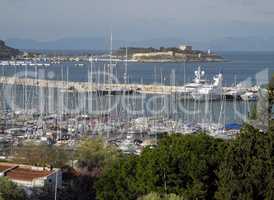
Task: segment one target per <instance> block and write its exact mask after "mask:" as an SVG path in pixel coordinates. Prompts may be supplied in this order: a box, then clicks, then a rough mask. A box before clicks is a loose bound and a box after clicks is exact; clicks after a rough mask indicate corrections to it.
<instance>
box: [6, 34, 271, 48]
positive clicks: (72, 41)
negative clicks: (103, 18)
mask: <svg viewBox="0 0 274 200" xmlns="http://www.w3.org/2000/svg"><path fill="white" fill-rule="evenodd" d="M7 44H8V45H10V46H13V47H15V48H18V49H24V50H34V49H35V50H109V49H110V41H109V39H108V38H103V37H102V38H100V37H98V38H81V37H79V38H76V37H75V38H63V39H59V40H54V41H45V42H39V41H35V40H29V39H8V40H7ZM180 44H188V45H192V46H193V48H194V49H198V50H206V49H209V48H210V49H212V50H213V51H274V37H268V38H260V37H225V38H220V39H216V40H212V41H205V42H202V41H191V40H184V39H182V38H158V39H148V40H142V41H123V40H113V49H118V48H120V47H126V46H128V47H154V48H159V47H161V46H164V47H177V46H179V45H180Z"/></svg>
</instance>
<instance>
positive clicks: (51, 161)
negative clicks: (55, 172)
mask: <svg viewBox="0 0 274 200" xmlns="http://www.w3.org/2000/svg"><path fill="white" fill-rule="evenodd" d="M13 157H14V158H13V161H14V162H16V163H22V164H29V165H36V166H42V167H44V166H52V167H63V166H64V165H66V163H67V162H68V160H69V155H68V152H67V151H66V150H65V149H64V148H63V147H57V146H49V145H45V144H43V145H41V144H40V145H37V144H34V143H26V144H24V145H23V146H20V147H17V148H16V149H15V152H14V153H13Z"/></svg>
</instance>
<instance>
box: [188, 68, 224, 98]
mask: <svg viewBox="0 0 274 200" xmlns="http://www.w3.org/2000/svg"><path fill="white" fill-rule="evenodd" d="M222 82H223V74H222V73H219V74H217V75H215V76H214V77H213V83H212V84H207V83H205V84H203V85H201V86H200V87H198V88H196V89H195V90H194V91H193V92H191V96H192V98H193V99H194V100H218V99H221V97H222V95H223V86H222Z"/></svg>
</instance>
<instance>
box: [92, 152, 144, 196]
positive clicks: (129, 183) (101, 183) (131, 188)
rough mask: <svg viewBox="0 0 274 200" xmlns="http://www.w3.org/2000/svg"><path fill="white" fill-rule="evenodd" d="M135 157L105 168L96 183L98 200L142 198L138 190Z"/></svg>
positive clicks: (123, 159) (129, 157)
mask: <svg viewBox="0 0 274 200" xmlns="http://www.w3.org/2000/svg"><path fill="white" fill-rule="evenodd" d="M136 161H137V157H135V156H128V157H127V156H126V157H123V158H120V159H119V160H117V161H116V162H114V163H112V166H111V167H108V168H105V170H104V171H103V174H102V176H101V177H99V179H98V181H97V183H96V194H97V199H100V200H104V199H116V200H130V199H134V200H135V199H137V197H138V196H140V195H139V194H138V193H137V190H136V186H135V183H136V179H135V177H136V175H135V173H136Z"/></svg>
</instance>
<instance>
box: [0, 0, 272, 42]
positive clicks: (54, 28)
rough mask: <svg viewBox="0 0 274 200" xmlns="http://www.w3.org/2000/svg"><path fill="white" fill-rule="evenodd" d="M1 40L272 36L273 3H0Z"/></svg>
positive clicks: (27, 0)
mask: <svg viewBox="0 0 274 200" xmlns="http://www.w3.org/2000/svg"><path fill="white" fill-rule="evenodd" d="M0 27H1V28H0V38H1V37H2V38H31V39H36V40H54V39H59V38H63V37H97V36H106V35H108V34H109V32H110V31H111V30H112V31H113V35H114V38H115V39H127V40H146V39H153V38H171V37H179V38H184V39H189V40H200V41H204V40H214V39H217V38H223V37H228V36H239V37H242V36H259V37H270V36H274V1H273V0H0Z"/></svg>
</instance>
